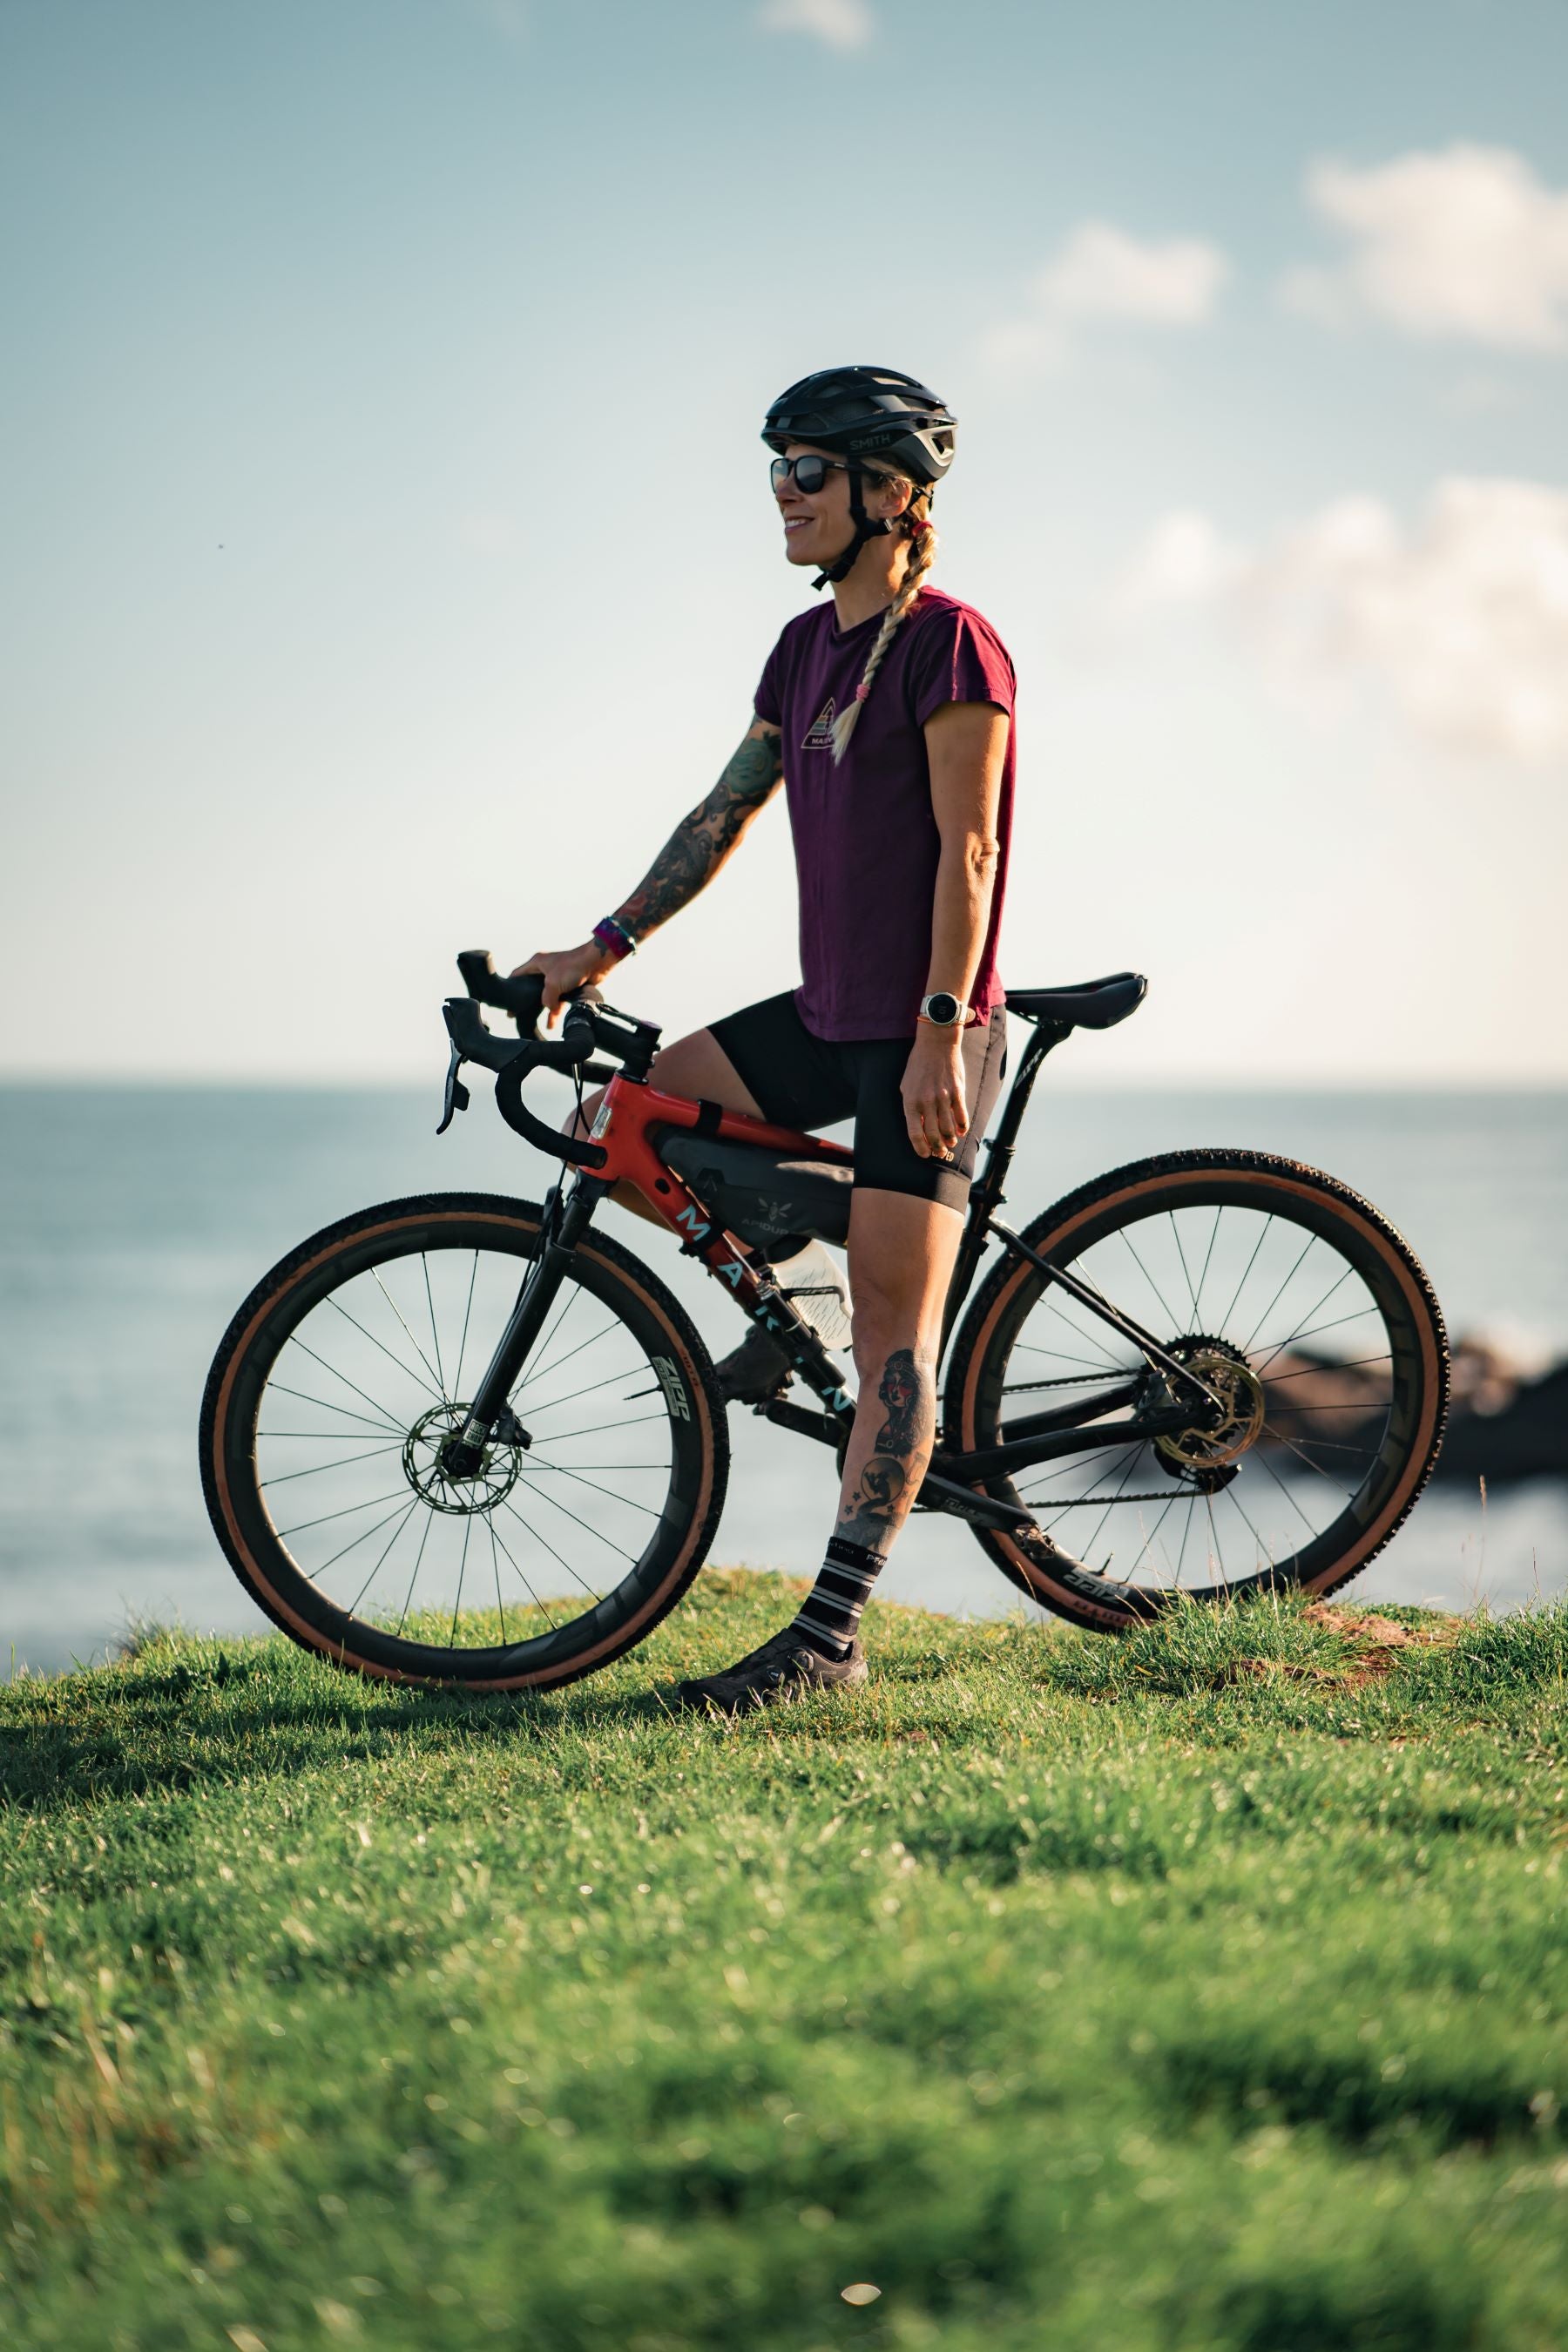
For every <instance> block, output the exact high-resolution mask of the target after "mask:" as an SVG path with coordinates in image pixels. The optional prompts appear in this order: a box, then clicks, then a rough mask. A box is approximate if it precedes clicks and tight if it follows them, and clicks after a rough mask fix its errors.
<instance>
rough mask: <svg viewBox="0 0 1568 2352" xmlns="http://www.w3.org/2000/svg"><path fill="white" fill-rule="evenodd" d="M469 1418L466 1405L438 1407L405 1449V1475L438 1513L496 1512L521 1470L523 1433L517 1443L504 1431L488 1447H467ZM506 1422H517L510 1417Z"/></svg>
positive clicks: (422, 1419) (425, 1417) (493, 1434)
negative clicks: (464, 1439)
mask: <svg viewBox="0 0 1568 2352" xmlns="http://www.w3.org/2000/svg"><path fill="white" fill-rule="evenodd" d="M506 1418H507V1421H508V1422H509V1423H511V1425H512V1427H514V1428H515V1427H516V1423H513V1422H512V1417H511V1415H510V1413H509V1414H508V1415H507V1416H506ZM467 1421H468V1406H467V1405H466V1404H435V1405H432V1406H431V1407H430V1410H429V1412H422V1413H421V1414H420V1416H419V1418H418V1420H417V1421H416V1423H415V1424H414V1426H413V1428H412V1429H411V1430H410V1431H409V1433H408V1435H407V1437H406V1439H405V1442H404V1447H403V1475H404V1476H405V1478H406V1479H407V1481H408V1483H409V1485H410V1486H412V1487H413V1489H414V1491H415V1493H416V1495H417V1496H419V1498H420V1500H421V1501H422V1502H425V1503H427V1504H428V1505H429V1507H430V1508H431V1509H432V1510H433V1511H450V1512H454V1513H456V1514H457V1515H458V1517H468V1516H470V1515H471V1514H472V1513H473V1512H475V1511H493V1510H494V1509H495V1507H496V1505H497V1504H498V1503H500V1502H503V1501H504V1500H505V1498H506V1497H507V1496H508V1495H510V1492H511V1490H512V1488H513V1487H514V1486H516V1484H517V1480H518V1474H519V1472H520V1471H521V1468H522V1454H523V1446H524V1444H526V1443H527V1435H526V1433H525V1432H524V1431H522V1430H521V1429H518V1431H517V1439H518V1440H519V1441H521V1442H516V1441H513V1440H512V1439H511V1437H510V1431H509V1433H508V1434H507V1435H506V1436H502V1435H501V1434H500V1430H499V1428H498V1429H497V1430H495V1431H492V1432H491V1434H490V1437H489V1440H488V1442H487V1443H486V1444H483V1445H465V1444H462V1442H461V1432H462V1429H463V1427H464V1424H465V1423H466V1422H467Z"/></svg>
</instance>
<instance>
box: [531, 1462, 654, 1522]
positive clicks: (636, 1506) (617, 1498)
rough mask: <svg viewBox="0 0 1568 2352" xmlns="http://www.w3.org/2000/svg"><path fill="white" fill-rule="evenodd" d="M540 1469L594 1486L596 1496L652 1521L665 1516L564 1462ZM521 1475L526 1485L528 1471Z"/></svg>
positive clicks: (575, 1483)
mask: <svg viewBox="0 0 1568 2352" xmlns="http://www.w3.org/2000/svg"><path fill="white" fill-rule="evenodd" d="M539 1467H540V1468H541V1469H542V1470H553V1471H555V1472H556V1473H557V1475H559V1476H561V1477H563V1478H570V1479H571V1480H572V1481H573V1483H574V1485H575V1486H592V1487H593V1489H594V1492H595V1495H607V1496H609V1498H610V1500H611V1502H612V1503H624V1504H625V1505H626V1508H627V1509H628V1510H632V1511H642V1512H644V1513H646V1515H647V1517H648V1518H650V1519H657V1518H659V1517H662V1516H663V1515H662V1513H660V1512H658V1511H656V1510H654V1509H653V1508H652V1507H651V1506H650V1505H648V1504H647V1503H637V1502H634V1501H633V1500H632V1497H631V1496H629V1495H617V1494H616V1490H615V1488H614V1487H613V1486H600V1485H599V1484H598V1482H597V1480H596V1479H594V1478H584V1475H583V1473H582V1472H581V1471H580V1470H569V1469H568V1468H567V1466H566V1465H565V1463H564V1462H542V1463H541V1464H540V1465H539ZM521 1475H522V1477H523V1480H524V1483H525V1484H526V1483H527V1479H528V1473H527V1471H526V1470H525V1471H524V1472H523V1473H522V1474H521Z"/></svg>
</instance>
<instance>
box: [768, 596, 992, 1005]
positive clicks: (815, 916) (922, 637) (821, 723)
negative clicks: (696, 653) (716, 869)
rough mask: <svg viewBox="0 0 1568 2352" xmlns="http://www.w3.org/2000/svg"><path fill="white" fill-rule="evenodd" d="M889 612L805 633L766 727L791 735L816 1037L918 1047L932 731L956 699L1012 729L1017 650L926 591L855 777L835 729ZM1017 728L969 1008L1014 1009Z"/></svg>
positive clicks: (810, 616)
mask: <svg viewBox="0 0 1568 2352" xmlns="http://www.w3.org/2000/svg"><path fill="white" fill-rule="evenodd" d="M881 625H882V615H881V614H879V613H874V614H872V615H871V618H870V619H869V620H868V621H862V622H861V623H860V624H859V625H858V627H856V628H853V629H847V630H846V631H845V632H844V633H843V635H840V634H839V631H838V629H837V625H836V615H835V613H834V608H833V605H832V604H830V603H829V604H820V605H817V606H815V607H814V608H813V610H812V611H810V612H809V613H802V614H800V616H799V618H798V619H796V620H794V621H791V622H790V624H789V625H788V627H787V628H786V629H785V630H784V635H782V636H781V637H780V639H779V641H778V644H777V645H776V646H774V647H773V652H772V654H771V655H770V656H769V657H768V665H767V667H766V668H765V669H764V670H763V679H762V684H761V686H760V687H759V688H758V689H757V703H756V709H757V717H758V718H759V719H766V720H767V721H768V722H769V724H770V725H772V726H774V727H777V728H779V729H780V730H781V731H782V733H783V737H784V744H783V749H784V788H785V791H786V793H788V796H789V818H790V826H791V830H792V831H793V833H794V835H795V866H796V869H797V871H798V873H799V877H800V969H801V986H800V987H799V988H798V989H797V990H796V991H795V1003H796V1004H797V1005H798V1006H799V1008H800V1017H801V1019H802V1020H803V1021H804V1022H805V1025H806V1027H807V1028H808V1029H809V1030H811V1031H812V1033H813V1034H814V1035H816V1036H818V1037H829V1038H848V1037H910V1036H912V1035H913V1034H914V1029H915V1022H916V1019H917V1017H918V1015H919V1013H920V1007H921V998H922V997H923V996H924V994H925V992H926V978H927V974H928V972H929V971H930V968H931V911H932V906H933V903H934V899H935V893H936V869H937V860H938V857H939V856H940V854H941V849H942V837H941V835H939V833H938V832H937V828H936V819H935V817H934V815H933V814H932V813H931V769H930V765H929V763H928V761H927V759H926V745H925V736H924V733H923V732H922V730H923V729H924V726H925V722H926V720H927V719H929V718H930V717H931V714H932V712H933V711H936V710H940V709H941V708H942V704H943V703H944V702H990V703H994V704H995V705H996V707H997V708H998V709H1001V710H1005V711H1006V713H1007V714H1008V717H1009V718H1011V717H1012V712H1013V695H1014V686H1015V681H1014V676H1013V665H1012V662H1011V661H1010V660H1009V659H1008V656H1007V649H1006V647H1005V646H1004V644H1003V643H1002V640H1001V638H1000V637H999V636H998V635H996V632H995V630H994V628H993V627H992V626H991V625H990V623H989V622H988V621H985V620H983V619H982V618H981V616H980V614H978V613H977V612H975V610H974V608H973V605H970V604H960V603H959V601H958V599H957V597H956V596H946V595H943V593H942V591H941V589H939V588H922V589H921V593H920V595H919V596H918V598H917V599H916V602H915V605H914V609H913V610H912V611H911V612H910V613H909V614H906V615H905V617H904V619H903V620H902V622H901V623H900V625H899V628H898V630H897V632H896V634H895V635H894V637H893V642H892V644H891V645H890V646H889V648H888V651H887V654H886V656H884V658H883V662H882V666H881V668H880V669H879V671H878V673H877V677H876V680H875V683H874V684H873V686H872V688H871V691H870V694H869V695H868V698H867V700H866V705H865V708H864V709H862V711H861V713H860V717H859V720H858V724H857V726H856V729H855V732H854V734H853V735H852V736H851V737H850V739H849V749H848V750H847V752H846V753H845V755H844V761H843V764H842V766H840V767H835V765H834V762H833V746H832V741H831V739H830V737H829V733H828V730H829V729H830V728H831V726H832V724H833V719H834V715H835V713H836V712H837V711H840V710H842V709H844V708H845V706H846V704H847V703H848V702H850V701H852V700H853V698H854V694H855V689H856V688H857V687H858V685H859V683H860V676H861V672H862V671H863V670H864V668H865V667H866V657H867V656H868V654H869V652H870V650H871V647H872V646H873V645H874V643H875V642H876V636H877V632H878V630H879V628H880V627H881ZM1013 739H1014V730H1013V729H1012V728H1011V727H1009V728H1008V730H1007V755H1006V761H1005V766H1004V768H1003V771H1002V797H1001V805H1000V807H999V808H998V810H997V815H996V838H997V842H998V844H999V845H1000V854H999V856H998V857H997V862H996V880H995V887H994V890H993V892H992V897H991V920H990V925H989V928H988V929H987V931H986V934H985V945H984V950H983V951H982V954H981V958H980V969H979V971H977V972H976V974H975V977H974V983H973V988H972V989H971V991H970V1001H971V1003H973V1006H974V1009H975V1011H976V1013H979V1014H980V1015H981V1016H982V1017H983V1018H984V1016H986V1015H988V1014H989V1013H991V1011H992V1009H993V1008H994V1006H995V1005H997V1004H999V1003H1001V1002H1002V983H1001V982H1000V980H999V979H998V978H997V976H996V933H997V930H998V929H999V927H1000V924H1001V920H1002V894H1003V890H1004V888H1005V884H1006V878H1007V844H1008V837H1009V835H1010V834H1011V831H1012V824H1013V765H1014V740H1013Z"/></svg>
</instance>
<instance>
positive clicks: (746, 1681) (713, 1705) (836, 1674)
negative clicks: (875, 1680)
mask: <svg viewBox="0 0 1568 2352" xmlns="http://www.w3.org/2000/svg"><path fill="white" fill-rule="evenodd" d="M865 1679H866V1653H865V1651H864V1650H863V1649H862V1648H861V1646H860V1644H859V1643H858V1641H857V1642H856V1643H854V1645H853V1647H852V1648H851V1650H850V1652H849V1655H848V1656H847V1658H829V1657H826V1656H825V1655H824V1654H823V1653H822V1652H821V1651H820V1650H814V1649H813V1648H812V1646H811V1644H810V1643H809V1642H807V1641H806V1639H805V1635H804V1634H802V1633H797V1632H796V1631H795V1627H794V1626H793V1625H786V1626H785V1627H784V1631H783V1632H782V1633H774V1634H773V1635H771V1636H770V1638H769V1639H768V1640H767V1641H765V1642H764V1643H763V1646H762V1648H761V1649H760V1650H753V1651H752V1653H751V1654H750V1656H749V1657H744V1658H742V1659H741V1660H740V1662H739V1663H738V1664H735V1665H732V1666H727V1667H726V1668H725V1670H724V1672H723V1673H722V1674H721V1675H696V1676H694V1677H693V1678H692V1680H691V1681H689V1682H684V1683H679V1684H677V1685H676V1687H675V1689H674V1690H673V1691H672V1692H671V1694H670V1700H671V1704H672V1705H673V1706H682V1707H691V1708H693V1709H696V1710H698V1711H701V1710H704V1709H706V1710H707V1712H708V1713H710V1714H712V1715H751V1714H752V1713H753V1712H754V1711H755V1709H756V1708H758V1707H760V1706H774V1705H775V1704H776V1703H777V1702H778V1701H779V1700H781V1699H794V1698H805V1696H806V1695H807V1694H808V1693H809V1692H811V1691H825V1690H852V1689H853V1688H854V1687H855V1685H857V1684H858V1683H863V1682H864V1681H865Z"/></svg>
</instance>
